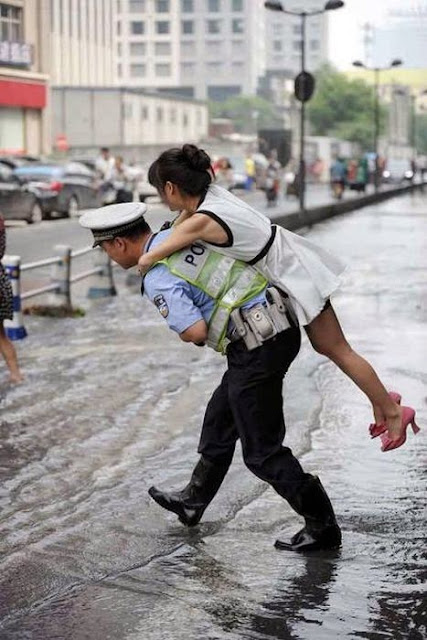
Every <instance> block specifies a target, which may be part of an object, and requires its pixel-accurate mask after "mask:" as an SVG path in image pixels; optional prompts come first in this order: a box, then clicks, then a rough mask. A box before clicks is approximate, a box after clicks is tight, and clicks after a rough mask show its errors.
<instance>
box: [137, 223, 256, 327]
mask: <svg viewBox="0 0 427 640" xmlns="http://www.w3.org/2000/svg"><path fill="white" fill-rule="evenodd" d="M170 233H171V229H165V230H164V231H159V233H157V234H156V235H155V236H153V237H152V238H150V240H149V241H148V243H147V245H146V246H145V247H144V253H145V252H147V251H148V250H149V249H151V248H153V247H155V246H156V244H159V243H160V242H162V241H163V240H165V239H166V238H167V236H168V235H169V234H170ZM143 289H144V293H146V295H147V296H148V298H149V299H150V300H151V302H153V303H154V304H155V305H156V307H157V309H158V310H159V312H160V314H161V315H162V316H163V318H164V319H165V320H166V322H167V323H168V325H169V328H170V329H172V331H176V332H177V333H182V332H183V331H186V330H187V329H188V328H189V327H191V326H192V325H193V324H195V323H196V322H198V321H199V320H204V321H205V322H206V323H207V324H208V323H209V319H210V317H211V314H212V311H213V309H214V304H215V303H214V300H213V298H211V297H210V296H209V295H207V294H206V293H205V292H204V291H202V290H201V289H199V287H195V286H194V285H192V284H190V283H189V282H187V281H186V280H183V279H182V278H179V277H178V276H176V275H174V274H173V273H171V272H170V271H169V269H168V268H167V267H166V265H164V264H157V265H156V266H155V267H153V268H152V269H150V271H149V272H148V273H147V274H146V275H145V277H144V280H143ZM263 302H265V295H264V293H261V294H258V295H257V296H254V297H253V298H252V299H251V300H249V301H248V302H246V303H245V304H243V305H242V308H243V309H250V308H251V307H253V306H254V305H256V304H259V303H263Z"/></svg>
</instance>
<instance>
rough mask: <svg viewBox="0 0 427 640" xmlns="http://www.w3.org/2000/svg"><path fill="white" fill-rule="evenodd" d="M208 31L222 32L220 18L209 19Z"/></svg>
mask: <svg viewBox="0 0 427 640" xmlns="http://www.w3.org/2000/svg"><path fill="white" fill-rule="evenodd" d="M206 26H207V32H208V33H220V32H221V25H220V21H219V20H208V21H207V24H206Z"/></svg>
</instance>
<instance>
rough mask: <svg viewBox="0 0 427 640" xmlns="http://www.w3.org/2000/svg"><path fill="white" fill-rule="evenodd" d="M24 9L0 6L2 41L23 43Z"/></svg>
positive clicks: (0, 38)
mask: <svg viewBox="0 0 427 640" xmlns="http://www.w3.org/2000/svg"><path fill="white" fill-rule="evenodd" d="M22 35H23V34H22V9H20V8H19V7H11V6H10V5H8V4H0V41H5V42H22Z"/></svg>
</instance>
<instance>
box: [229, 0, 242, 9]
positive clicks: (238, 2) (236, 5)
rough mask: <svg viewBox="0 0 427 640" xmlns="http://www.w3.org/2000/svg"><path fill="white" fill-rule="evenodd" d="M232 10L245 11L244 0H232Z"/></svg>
mask: <svg viewBox="0 0 427 640" xmlns="http://www.w3.org/2000/svg"><path fill="white" fill-rule="evenodd" d="M231 10H232V11H243V0H232V2H231Z"/></svg>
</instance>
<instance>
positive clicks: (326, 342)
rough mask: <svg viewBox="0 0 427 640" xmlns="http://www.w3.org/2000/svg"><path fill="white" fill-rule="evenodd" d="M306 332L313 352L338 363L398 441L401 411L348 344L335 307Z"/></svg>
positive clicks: (320, 317)
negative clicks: (366, 397)
mask: <svg viewBox="0 0 427 640" xmlns="http://www.w3.org/2000/svg"><path fill="white" fill-rule="evenodd" d="M305 329H306V332H307V335H308V337H309V340H310V342H311V344H312V345H313V348H314V349H315V350H316V351H317V352H318V353H321V354H323V355H325V356H327V357H328V358H329V359H330V360H332V361H333V362H335V364H336V365H337V366H338V367H339V368H340V369H341V370H342V371H343V372H344V373H345V374H346V375H347V376H348V377H349V378H350V379H351V380H353V382H354V383H355V384H356V385H357V386H358V387H359V389H361V391H363V392H364V393H365V394H366V395H367V396H368V398H369V400H370V401H371V403H372V408H373V411H374V416H375V422H376V423H377V424H381V423H383V422H384V421H385V423H386V424H387V429H388V432H389V435H390V438H392V439H393V438H394V437H398V435H399V433H400V424H401V413H402V410H401V408H400V407H399V405H397V404H396V403H395V402H393V400H392V399H391V398H390V396H389V395H388V392H387V390H386V388H385V387H384V385H383V384H382V382H381V380H380V379H379V378H378V376H377V374H376V373H375V371H374V369H373V368H372V366H371V365H370V364H369V362H367V361H366V360H365V359H364V358H362V357H361V356H360V355H359V354H358V353H356V352H355V351H353V349H352V348H351V346H350V345H349V344H348V342H347V340H346V338H345V336H344V334H343V331H342V329H341V326H340V323H339V322H338V318H337V316H336V315H335V311H334V310H333V308H332V306H330V307H328V308H326V309H325V310H324V311H322V313H320V314H319V315H318V316H317V317H316V318H315V319H314V320H313V321H312V322H311V323H310V324H309V325H308V326H307V327H305Z"/></svg>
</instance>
